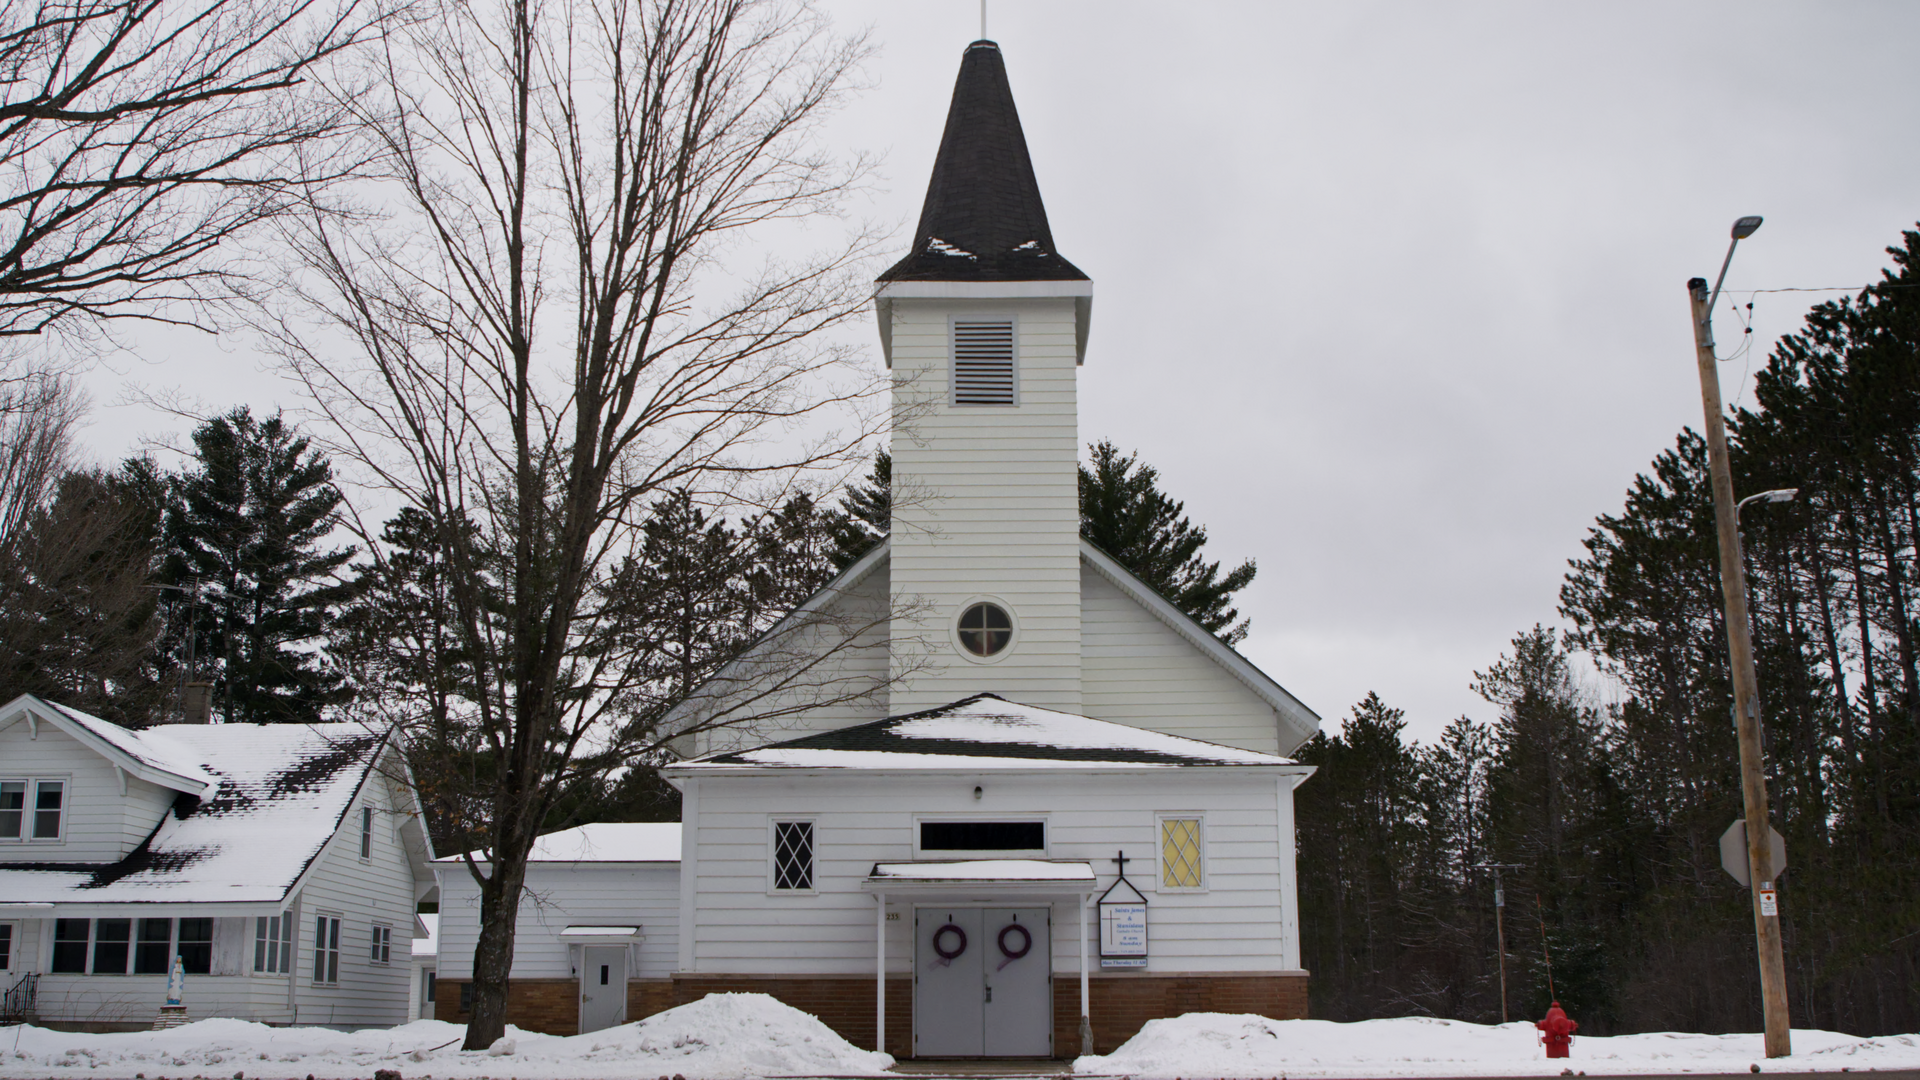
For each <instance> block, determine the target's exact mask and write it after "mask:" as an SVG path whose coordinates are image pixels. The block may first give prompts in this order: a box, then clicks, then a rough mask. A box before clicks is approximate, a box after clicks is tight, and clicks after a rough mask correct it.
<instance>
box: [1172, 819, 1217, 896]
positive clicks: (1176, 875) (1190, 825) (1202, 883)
mask: <svg viewBox="0 0 1920 1080" xmlns="http://www.w3.org/2000/svg"><path fill="white" fill-rule="evenodd" d="M1204 826H1205V822H1204V821H1203V820H1202V819H1201V818H1197V817H1178V816H1174V815H1171V814H1168V815H1162V816H1161V818H1160V887H1161V888H1162V889H1175V890H1178V889H1192V890H1197V889H1204V888H1206V885H1207V876H1206V829H1205V827H1204Z"/></svg>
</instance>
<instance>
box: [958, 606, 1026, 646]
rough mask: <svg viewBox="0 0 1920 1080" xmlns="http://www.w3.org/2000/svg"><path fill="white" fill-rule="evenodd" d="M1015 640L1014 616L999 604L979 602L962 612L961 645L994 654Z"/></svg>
mask: <svg viewBox="0 0 1920 1080" xmlns="http://www.w3.org/2000/svg"><path fill="white" fill-rule="evenodd" d="M1012 641H1013V616H1011V615H1009V614H1007V609H1006V608H1003V607H1001V606H1000V605H999V604H987V603H979V604H974V605H972V606H970V607H968V608H967V610H965V611H963V612H961V613H960V647H961V648H963V649H965V650H967V651H968V652H970V653H972V654H973V655H975V656H994V655H997V654H999V652H1000V651H1001V650H1003V649H1005V648H1006V647H1007V645H1008V644H1010V643H1011V642H1012Z"/></svg>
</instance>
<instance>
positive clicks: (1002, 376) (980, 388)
mask: <svg viewBox="0 0 1920 1080" xmlns="http://www.w3.org/2000/svg"><path fill="white" fill-rule="evenodd" d="M953 403H954V404H955V405H1013V404H1016V402H1015V400H1014V370H1013V320H1011V319H993V320H985V319H955V320H954V322H953Z"/></svg>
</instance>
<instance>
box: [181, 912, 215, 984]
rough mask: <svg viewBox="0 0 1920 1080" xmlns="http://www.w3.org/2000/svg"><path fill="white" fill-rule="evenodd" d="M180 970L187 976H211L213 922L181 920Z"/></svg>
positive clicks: (209, 920) (206, 920)
mask: <svg viewBox="0 0 1920 1080" xmlns="http://www.w3.org/2000/svg"><path fill="white" fill-rule="evenodd" d="M174 952H176V953H177V954H179V957H180V970H181V971H183V972H185V973H186V974H188V975H211V974H213V920H212V919H181V920H180V947H179V948H178V949H175V950H174Z"/></svg>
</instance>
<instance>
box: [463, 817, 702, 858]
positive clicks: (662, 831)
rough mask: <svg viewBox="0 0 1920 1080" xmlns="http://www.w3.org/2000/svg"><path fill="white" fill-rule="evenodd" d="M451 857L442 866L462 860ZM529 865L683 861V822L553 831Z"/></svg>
mask: <svg viewBox="0 0 1920 1080" xmlns="http://www.w3.org/2000/svg"><path fill="white" fill-rule="evenodd" d="M473 858H474V861H475V862H486V861H487V855H486V853H485V852H482V851H476V852H473ZM463 859H464V856H460V855H448V856H446V857H445V858H443V859H441V860H439V861H440V862H443V863H453V862H461V861H463ZM527 861H528V862H546V863H592V862H673V863H677V862H679V861H680V823H679V822H677V821H603V822H599V823H597V824H593V825H576V826H574V827H573V828H571V829H561V830H560V831H559V832H550V833H547V834H546V835H545V836H542V837H540V838H539V839H537V840H535V841H534V842H533V851H532V852H531V853H530V854H529V855H528V856H527Z"/></svg>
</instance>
